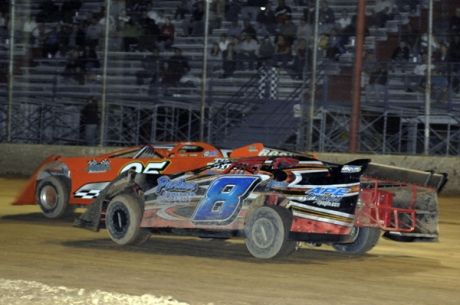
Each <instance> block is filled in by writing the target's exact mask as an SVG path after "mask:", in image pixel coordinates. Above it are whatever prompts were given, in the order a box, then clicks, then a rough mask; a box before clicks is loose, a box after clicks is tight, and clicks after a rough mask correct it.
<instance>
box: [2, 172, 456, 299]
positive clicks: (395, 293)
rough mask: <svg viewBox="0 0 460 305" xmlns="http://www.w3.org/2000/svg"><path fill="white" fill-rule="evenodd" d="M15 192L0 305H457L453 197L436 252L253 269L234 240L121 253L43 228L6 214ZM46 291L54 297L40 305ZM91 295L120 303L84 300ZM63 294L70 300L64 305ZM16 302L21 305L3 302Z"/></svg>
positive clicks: (162, 241)
mask: <svg viewBox="0 0 460 305" xmlns="http://www.w3.org/2000/svg"><path fill="white" fill-rule="evenodd" d="M24 184H25V180H23V179H5V178H3V179H2V178H0V304H29V303H26V300H27V296H29V299H30V295H31V294H34V295H35V299H36V300H40V302H37V303H32V302H31V303H30V304H148V303H150V304H160V303H154V302H153V298H152V299H150V300H151V302H145V303H139V302H137V301H136V302H135V301H134V300H141V298H142V297H144V298H148V297H149V296H153V295H155V296H158V297H159V296H170V297H169V300H171V299H175V300H178V301H180V302H184V303H188V304H209V303H212V304H215V305H219V304H230V305H232V304H264V305H265V304H296V305H298V304H321V305H323V304H334V305H335V304H360V305H361V304H385V305H388V304H417V305H420V304H430V305H431V304H455V305H458V304H460V284H459V282H460V238H459V234H460V201H459V199H458V198H440V200H439V201H440V203H439V204H440V242H439V243H397V242H393V241H388V240H384V239H380V241H379V244H378V245H377V246H376V247H375V248H374V249H373V250H372V251H370V252H369V253H368V254H367V255H365V256H350V255H344V254H340V253H337V252H334V251H333V249H332V248H331V247H329V246H322V247H320V248H309V247H303V248H301V249H300V250H299V251H297V252H295V253H294V254H293V255H291V256H290V257H288V258H286V259H282V260H260V259H256V258H253V257H252V256H251V255H250V254H249V253H248V251H247V250H246V247H245V245H244V243H243V241H242V240H227V241H217V240H211V241H203V240H199V239H197V238H189V237H168V236H152V237H151V238H150V239H149V240H148V241H147V243H146V244H144V245H143V246H139V247H120V246H117V245H116V244H114V243H113V242H112V241H111V240H110V238H109V237H108V235H107V232H106V231H105V230H101V232H99V233H94V232H90V231H86V230H83V229H77V228H74V227H72V220H73V218H68V219H63V220H50V219H46V218H45V217H44V216H42V215H41V213H40V211H39V208H38V206H11V205H9V202H11V201H12V200H13V198H14V196H15V195H16V194H17V192H18V191H19V190H20V188H21V187H22V186H23V185H24ZM80 212H81V211H80ZM77 213H78V211H77ZM24 281H27V282H24ZM5 283H7V284H8V285H11V286H9V287H10V288H5V287H8V286H7V284H5ZM18 285H19V289H22V292H18V290H15V289H16V288H13V287H16V286H18ZM21 285H22V286H21ZM34 285H35V286H34ZM21 287H22V288H21ZM34 287H35V288H34ZM43 287H45V288H43ZM31 289H32V290H31ZM46 289H48V290H51V291H54V292H55V294H51V295H50V296H49V297H47V296H46V291H45V290H46ZM94 293H96V294H97V293H100V294H102V295H106V296H107V295H110V296H118V297H120V302H118V301H117V302H115V301H112V302H109V303H104V302H103V301H104V298H103V297H100V294H99V295H98V297H97V299H98V301H95V299H96V298H95V297H93V298H92V299H91V298H88V299H84V298H83V296H91V295H92V294H93V295H96V294H94ZM15 294H16V295H15ZM69 294H71V295H72V296H73V297H75V299H74V301H73V302H71V303H65V302H63V301H64V299H66V298H67V297H69ZM79 294H80V295H79ZM126 295H129V296H131V298H124V299H122V298H121V296H123V297H126ZM20 297H24V302H23V303H14V302H13V301H12V300H13V299H16V300H18V299H19V298H20ZM79 297H80V298H79ZM40 298H41V299H40ZM56 298H57V299H56ZM59 298H60V299H61V300H62V302H59V301H58V300H59ZM56 301H57V303H56ZM77 301H78V302H77ZM166 301H168V300H166ZM165 304H167V303H165ZM170 304H174V303H170Z"/></svg>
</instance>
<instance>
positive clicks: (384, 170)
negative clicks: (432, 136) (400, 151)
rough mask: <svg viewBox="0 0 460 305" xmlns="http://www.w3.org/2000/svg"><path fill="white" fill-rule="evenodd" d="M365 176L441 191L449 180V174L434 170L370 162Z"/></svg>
mask: <svg viewBox="0 0 460 305" xmlns="http://www.w3.org/2000/svg"><path fill="white" fill-rule="evenodd" d="M363 177H368V178H376V179H381V180H387V181H391V182H397V183H403V184H412V185H416V186H420V187H426V188H430V189H436V190H438V191H440V190H441V189H442V187H443V186H444V184H445V183H446V181H447V174H445V173H442V174H436V173H435V172H434V171H420V170H412V169H406V168H401V167H396V166H391V165H382V164H378V163H372V162H371V163H369V165H368V166H367V168H366V170H365V171H364V173H363Z"/></svg>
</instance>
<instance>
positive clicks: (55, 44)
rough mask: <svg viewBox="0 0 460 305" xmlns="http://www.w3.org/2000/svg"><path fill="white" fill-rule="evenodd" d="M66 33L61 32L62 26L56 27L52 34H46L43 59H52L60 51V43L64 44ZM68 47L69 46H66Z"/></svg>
mask: <svg viewBox="0 0 460 305" xmlns="http://www.w3.org/2000/svg"><path fill="white" fill-rule="evenodd" d="M63 40H64V33H63V32H62V30H61V25H60V24H58V25H56V26H55V27H54V28H53V29H52V30H51V31H50V32H48V33H47V34H46V40H45V44H44V45H43V49H42V57H45V58H46V57H48V58H52V57H54V55H55V54H56V53H57V51H58V50H59V45H60V43H64V41H63ZM66 45H67V44H66Z"/></svg>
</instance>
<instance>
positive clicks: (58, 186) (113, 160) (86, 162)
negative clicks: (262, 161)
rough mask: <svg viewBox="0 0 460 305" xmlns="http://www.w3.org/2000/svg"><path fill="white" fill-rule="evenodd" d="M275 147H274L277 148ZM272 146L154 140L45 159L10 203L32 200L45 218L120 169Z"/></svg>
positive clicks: (159, 170)
mask: <svg viewBox="0 0 460 305" xmlns="http://www.w3.org/2000/svg"><path fill="white" fill-rule="evenodd" d="M277 152H279V151H277ZM273 153H275V150H271V149H269V148H264V146H263V145H262V144H261V143H254V144H251V145H248V146H244V147H241V148H238V149H235V150H230V149H219V148H216V147H214V146H213V145H210V144H207V143H203V142H175V143H158V144H151V145H145V146H136V147H131V148H125V149H121V150H118V151H115V152H112V153H108V154H103V155H99V156H92V157H91V156H89V157H73V158H63V157H61V156H58V155H53V156H50V157H49V158H48V159H46V160H45V161H44V162H43V163H42V164H41V165H40V166H39V167H38V168H37V170H36V171H35V172H34V174H33V175H32V176H31V177H30V179H29V181H28V183H27V185H26V186H25V188H24V189H23V190H22V192H21V193H20V194H19V196H18V198H17V199H16V200H15V201H14V202H13V203H12V204H14V205H21V204H35V203H37V204H38V205H39V206H40V208H41V210H42V213H43V214H44V215H45V216H46V217H48V218H59V217H64V216H68V215H70V214H71V213H72V212H73V211H74V209H75V207H83V206H86V205H88V204H90V203H91V202H92V201H93V199H94V198H96V197H97V196H98V195H99V193H100V192H101V191H102V190H103V189H104V188H105V187H106V186H107V185H108V184H109V183H110V182H111V181H112V180H113V179H114V178H115V177H117V176H118V175H119V174H120V173H121V172H124V171H126V170H128V169H131V168H134V169H135V171H136V172H138V173H144V174H173V173H177V172H184V171H189V170H191V169H196V168H199V167H204V166H206V165H207V164H208V163H209V162H213V161H214V159H216V158H229V157H232V158H235V157H250V156H262V155H266V156H268V155H272V154H273Z"/></svg>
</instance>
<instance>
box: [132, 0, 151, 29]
mask: <svg viewBox="0 0 460 305" xmlns="http://www.w3.org/2000/svg"><path fill="white" fill-rule="evenodd" d="M151 3H152V1H148V0H133V1H132V2H131V6H130V7H128V9H127V11H129V12H130V15H131V20H132V22H133V24H136V23H137V22H138V21H139V18H140V17H141V14H142V11H146V10H148V7H149V4H151Z"/></svg>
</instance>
